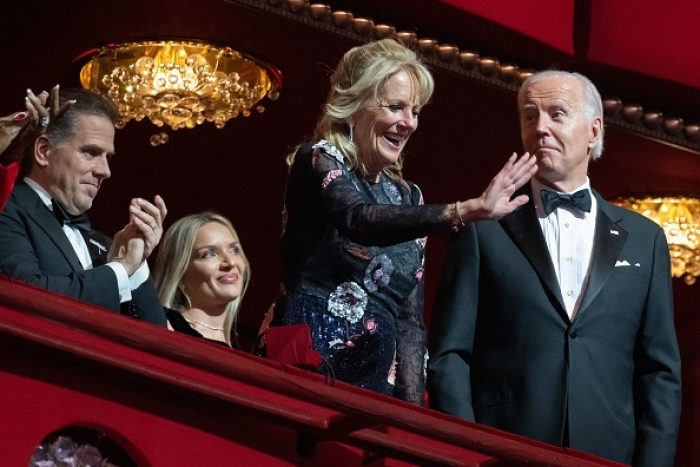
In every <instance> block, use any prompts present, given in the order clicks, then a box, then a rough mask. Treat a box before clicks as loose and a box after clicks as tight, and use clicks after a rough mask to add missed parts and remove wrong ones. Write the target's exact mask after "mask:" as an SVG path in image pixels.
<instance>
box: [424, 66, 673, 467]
mask: <svg viewBox="0 0 700 467" xmlns="http://www.w3.org/2000/svg"><path fill="white" fill-rule="evenodd" d="M518 107H519V111H520V126H521V137H522V141H523V146H524V148H525V150H526V151H528V152H529V153H530V154H533V155H535V156H536V157H537V165H538V170H537V173H536V174H535V176H534V178H533V179H532V181H531V183H530V185H529V186H525V187H523V190H521V194H522V193H523V192H524V193H525V194H528V195H529V196H530V201H529V202H528V203H527V204H525V205H524V206H522V207H521V208H520V209H519V210H516V211H515V212H513V213H511V214H509V215H508V216H506V217H504V218H503V219H501V220H500V221H485V222H479V223H473V224H469V225H467V226H465V227H464V228H463V229H462V230H461V231H460V232H459V233H458V234H456V235H454V237H453V238H452V239H451V242H450V250H449V254H448V260H447V264H446V268H445V272H444V276H443V279H442V283H441V285H440V288H439V290H438V297H437V301H436V304H435V310H434V318H433V320H432V323H431V335H430V361H429V364H428V390H429V394H430V405H431V407H433V408H436V409H438V410H441V411H444V412H447V413H451V414H454V415H457V416H460V417H463V418H466V419H469V420H475V421H477V422H479V423H483V424H486V425H490V426H492V427H495V428H499V429H502V430H506V431H510V432H512V433H516V434H519V435H523V436H526V437H529V438H534V439H537V440H540V441H544V442H547V443H551V444H554V445H558V446H566V447H572V448H575V449H578V450H581V451H586V452H589V453H592V454H596V455H599V456H601V457H606V458H609V459H612V460H616V461H619V462H623V463H626V464H633V465H635V466H653V467H670V466H672V465H673V460H674V454H675V448H676V438H677V435H678V423H679V418H680V400H681V399H680V393H681V382H680V357H679V352H678V344H677V341H676V334H675V329H674V323H673V297H672V288H671V276H670V271H671V268H670V261H669V253H668V249H667V244H666V238H665V236H664V232H663V230H661V228H660V227H659V226H658V225H656V224H654V223H653V222H651V221H649V220H648V219H646V218H644V217H643V216H641V215H639V214H636V213H633V212H631V211H628V210H626V209H622V208H619V207H616V206H613V205H611V204H610V203H608V202H607V201H605V200H604V199H603V198H601V197H600V195H598V193H597V192H595V191H594V190H593V189H591V187H590V181H589V179H588V176H587V171H588V163H589V161H590V160H592V159H596V158H597V157H599V156H600V154H601V152H602V148H603V131H604V128H603V107H602V102H601V98H600V94H599V93H598V91H597V90H596V88H595V86H594V85H593V84H592V83H591V82H590V81H589V80H588V79H587V78H585V77H584V76H582V75H580V74H575V73H567V72H558V71H548V72H542V73H538V74H535V75H533V76H532V77H530V78H528V79H527V80H526V81H525V82H524V83H523V86H522V88H521V90H520V93H519V95H518Z"/></svg>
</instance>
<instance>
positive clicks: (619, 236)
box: [579, 191, 627, 313]
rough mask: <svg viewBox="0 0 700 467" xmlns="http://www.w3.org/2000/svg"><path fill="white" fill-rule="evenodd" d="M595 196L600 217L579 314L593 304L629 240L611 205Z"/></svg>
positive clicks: (598, 217)
mask: <svg viewBox="0 0 700 467" xmlns="http://www.w3.org/2000/svg"><path fill="white" fill-rule="evenodd" d="M593 194H594V195H595V197H596V200H597V201H598V215H597V217H596V227H595V238H594V240H593V254H592V255H591V268H590V273H589V275H588V285H587V287H586V291H585V293H584V295H583V300H582V301H581V307H580V308H579V313H583V312H584V311H585V310H586V307H588V306H589V305H590V304H591V303H592V302H593V300H594V299H595V297H596V296H597V295H598V293H599V292H600V290H601V289H602V288H603V286H604V285H605V282H606V281H607V280H608V277H610V274H611V273H612V272H613V270H614V269H615V262H616V261H617V259H618V258H619V257H620V251H622V247H623V246H624V244H625V241H626V240H627V231H626V230H624V229H623V228H622V227H620V226H619V225H618V224H617V222H618V221H619V220H620V219H619V216H615V213H614V211H613V210H612V209H610V205H609V203H608V202H607V201H605V200H604V199H603V198H601V197H600V195H599V194H598V193H597V192H595V191H594V192H593Z"/></svg>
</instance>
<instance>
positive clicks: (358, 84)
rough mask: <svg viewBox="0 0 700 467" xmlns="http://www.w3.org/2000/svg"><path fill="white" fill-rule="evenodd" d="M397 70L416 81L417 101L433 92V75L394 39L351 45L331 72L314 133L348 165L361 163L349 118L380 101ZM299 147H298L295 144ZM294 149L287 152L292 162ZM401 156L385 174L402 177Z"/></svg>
mask: <svg viewBox="0 0 700 467" xmlns="http://www.w3.org/2000/svg"><path fill="white" fill-rule="evenodd" d="M400 71H405V72H406V73H408V74H409V75H411V76H412V77H413V78H414V79H415V80H416V83H417V87H418V98H419V105H420V106H421V107H423V106H425V105H426V104H427V103H428V101H429V100H430V98H431V96H432V95H433V90H434V88H435V82H434V80H433V76H432V74H431V73H430V71H429V70H428V68H427V67H426V66H425V64H424V63H423V62H422V61H421V59H420V58H419V56H418V55H417V54H416V53H415V52H414V51H412V50H411V49H409V48H407V47H405V46H404V45H402V44H401V43H399V42H397V41H396V40H394V39H382V40H379V41H375V42H369V43H367V44H364V45H360V46H357V47H353V48H352V49H350V50H349V51H347V52H346V53H345V55H343V58H342V59H341V60H340V62H339V63H338V66H337V67H336V69H335V71H334V72H333V74H332V75H331V89H330V91H329V93H328V97H327V99H326V104H325V105H324V106H323V111H322V112H321V115H320V117H319V119H318V121H317V122H316V129H315V130H314V137H315V138H316V139H325V140H328V141H329V142H331V143H332V144H333V145H334V146H335V147H336V148H338V149H339V150H340V152H341V153H342V154H343V155H344V156H345V158H346V160H347V162H348V168H349V169H350V170H355V169H357V168H359V167H360V166H361V164H362V163H361V161H360V160H359V156H358V152H357V146H356V145H355V143H353V141H352V139H350V135H349V124H348V121H349V120H350V117H352V116H353V115H354V114H355V113H356V112H357V111H359V110H360V109H363V108H365V107H367V106H369V105H372V104H375V103H376V102H377V101H379V99H380V97H381V95H382V94H383V92H384V88H385V85H386V82H387V81H388V80H389V79H390V78H391V77H393V76H394V75H395V74H397V73H399V72H400ZM297 149H298V148H297ZM295 153H296V150H295V151H294V152H293V153H291V154H290V155H288V156H287V164H288V165H289V166H290V167H291V165H292V164H293V163H294V154H295ZM402 168H403V159H402V158H399V159H398V160H397V161H396V162H395V163H394V164H392V165H391V166H389V167H387V168H385V169H384V172H385V174H386V175H388V176H390V177H392V178H395V179H397V178H401V169H402Z"/></svg>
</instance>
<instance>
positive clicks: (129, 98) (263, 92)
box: [76, 40, 282, 145]
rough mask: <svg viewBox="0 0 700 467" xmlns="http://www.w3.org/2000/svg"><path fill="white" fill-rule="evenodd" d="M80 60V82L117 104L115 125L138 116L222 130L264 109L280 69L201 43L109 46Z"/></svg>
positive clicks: (276, 87)
mask: <svg viewBox="0 0 700 467" xmlns="http://www.w3.org/2000/svg"><path fill="white" fill-rule="evenodd" d="M86 59H87V63H85V64H84V65H83V66H82V68H81V70H80V82H81V84H82V86H83V87H84V88H86V89H93V90H96V91H98V92H100V93H102V94H104V95H106V96H108V97H109V98H110V99H112V100H113V101H114V102H115V103H116V104H117V106H118V108H119V117H120V118H119V123H118V124H117V127H118V128H123V127H124V125H126V123H127V122H128V121H130V120H136V121H141V120H143V119H144V118H148V119H149V120H150V121H151V122H152V123H153V124H155V125H156V126H158V127H162V126H164V125H167V126H169V127H170V128H172V129H173V130H178V129H181V128H195V127H196V126H197V125H199V124H202V123H204V122H212V123H213V124H214V125H215V126H216V127H217V128H223V127H224V125H225V124H226V122H227V121H229V120H230V119H232V118H236V117H238V116H239V115H242V116H244V117H248V116H250V115H251V112H252V110H257V112H259V113H262V112H264V111H265V107H264V106H263V105H261V104H259V102H260V101H261V100H262V99H263V98H264V97H265V96H267V97H268V98H269V99H270V100H277V98H278V97H279V93H280V90H281V88H282V76H281V73H280V72H279V71H278V70H276V69H275V68H273V67H272V66H271V65H268V64H266V63H263V62H261V61H259V60H256V59H254V58H252V57H250V56H247V55H244V54H242V53H240V52H238V51H236V50H234V49H232V48H231V47H219V46H215V45H212V44H208V43H205V42H195V41H174V40H168V41H145V42H129V43H122V44H109V45H107V46H105V47H101V48H99V49H94V50H92V51H89V52H87V53H85V54H83V55H82V56H81V57H79V58H78V59H76V61H80V62H84V61H85V60H86ZM155 136H157V135H154V137H155ZM166 136H167V135H166ZM161 142H164V141H161ZM151 144H154V140H153V138H152V139H151ZM157 144H160V142H158V143H157ZM154 145H156V144H154Z"/></svg>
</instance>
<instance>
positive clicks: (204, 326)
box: [182, 314, 224, 331]
mask: <svg viewBox="0 0 700 467" xmlns="http://www.w3.org/2000/svg"><path fill="white" fill-rule="evenodd" d="M182 317H183V318H185V321H189V322H190V323H194V324H199V325H200V326H202V327H203V328H207V329H211V330H212V331H223V330H224V328H219V327H216V326H212V325H211V324H207V323H203V322H201V321H197V320H196V319H192V318H190V317H189V316H186V315H184V314H183V315H182ZM195 327H196V326H195Z"/></svg>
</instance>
